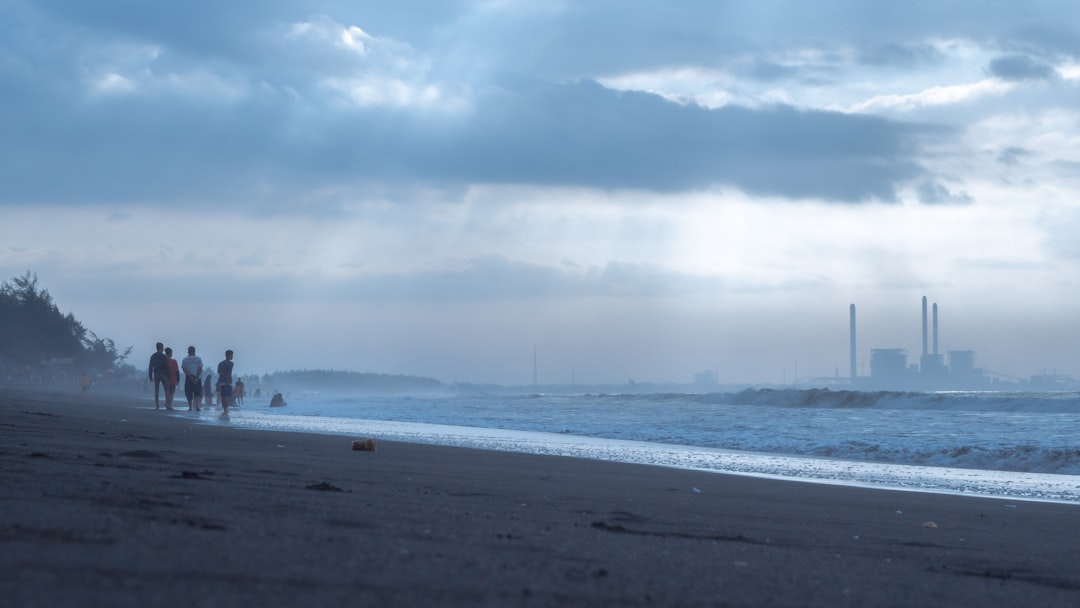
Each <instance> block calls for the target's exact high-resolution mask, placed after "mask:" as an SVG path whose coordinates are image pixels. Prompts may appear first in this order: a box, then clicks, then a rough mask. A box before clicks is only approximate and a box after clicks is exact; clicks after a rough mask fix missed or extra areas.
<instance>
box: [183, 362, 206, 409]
mask: <svg viewBox="0 0 1080 608" xmlns="http://www.w3.org/2000/svg"><path fill="white" fill-rule="evenodd" d="M202 368H203V362H202V357H200V356H198V355H196V354H195V347H194V346H189V347H187V356H186V357H184V360H183V361H181V362H180V369H182V370H183V371H184V396H185V397H187V409H188V411H189V412H190V411H191V409H192V408H193V407H194V408H195V411H199V410H201V409H202V407H201V406H200V404H201V403H202Z"/></svg>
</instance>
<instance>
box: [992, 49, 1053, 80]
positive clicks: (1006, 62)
mask: <svg viewBox="0 0 1080 608" xmlns="http://www.w3.org/2000/svg"><path fill="white" fill-rule="evenodd" d="M989 68H990V73H991V74H993V75H994V76H997V77H998V78H1001V79H1002V80H1013V81H1019V80H1051V79H1053V78H1054V77H1055V76H1056V75H1057V72H1056V71H1055V70H1054V66H1052V65H1050V64H1048V63H1045V62H1043V61H1039V60H1037V59H1035V58H1033V57H1029V56H1027V55H1007V56H1005V57H998V58H996V59H994V60H993V61H991V62H990V66H989Z"/></svg>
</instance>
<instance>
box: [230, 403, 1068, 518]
mask: <svg viewBox="0 0 1080 608" xmlns="http://www.w3.org/2000/svg"><path fill="white" fill-rule="evenodd" d="M230 424H231V425H233V426H238V427H243V428H255V429H262V430H279V431H299V432H310V433H323V434H331V435H343V436H350V437H377V438H379V439H386V440H396V441H405V442H411V443H426V444H436V445H448V446H460V447H471V448H480V449H488V450H502V451H512V452H523V453H530V454H550V455H558V456H571V457H575V458H589V459H596V460H606V461H613V462H627V463H638V464H648V465H658V466H666V467H677V468H685V469H694V470H703V471H713V472H718V473H729V474H739V475H752V476H759V477H770V478H778V479H787V480H796V481H812V482H822V483H835V484H843V485H855V486H866V487H875V488H887V489H894V490H913V491H914V490H917V491H923V492H939V493H950V494H966V495H975V496H986V497H996V498H1008V499H1014V500H1039V501H1053V502H1069V503H1080V477H1076V476H1072V475H1059V474H1048V473H1030V472H1015V471H991V470H981V469H962V468H952V467H933V466H914V465H902V464H886V463H878V462H863V461H855V460H845V459H837V458H814V457H807V456H790V455H781V454H767V453H755V452H744V451H738V450H725V449H717V448H709V447H697V446H689V445H673V444H665V443H654V442H644V441H634V440H624V439H608V438H599V437H584V436H578V435H573V434H566V433H545V432H538V431H521V430H511V429H490V428H479V427H467V426H455V425H445V424H429V423H420V422H397V421H385V420H365V419H357V418H341V417H322V416H294V415H279V414H268V413H265V412H260V411H257V410H252V409H247V408H245V409H242V410H240V409H238V410H236V411H235V412H234V414H233V416H232V419H231V421H230Z"/></svg>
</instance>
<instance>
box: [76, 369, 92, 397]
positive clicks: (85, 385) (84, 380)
mask: <svg viewBox="0 0 1080 608" xmlns="http://www.w3.org/2000/svg"><path fill="white" fill-rule="evenodd" d="M79 386H81V387H82V392H84V393H86V392H89V391H90V376H87V375H86V372H83V375H82V377H81V378H79Z"/></svg>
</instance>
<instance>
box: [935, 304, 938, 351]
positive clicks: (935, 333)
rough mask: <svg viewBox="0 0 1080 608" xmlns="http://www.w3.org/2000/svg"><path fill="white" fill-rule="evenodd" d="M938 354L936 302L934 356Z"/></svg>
mask: <svg viewBox="0 0 1080 608" xmlns="http://www.w3.org/2000/svg"><path fill="white" fill-rule="evenodd" d="M937 354H938V350H937V302H934V356H935V357H936V356H937Z"/></svg>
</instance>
